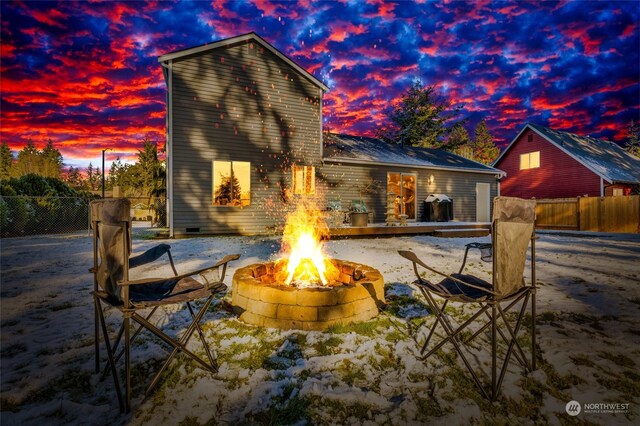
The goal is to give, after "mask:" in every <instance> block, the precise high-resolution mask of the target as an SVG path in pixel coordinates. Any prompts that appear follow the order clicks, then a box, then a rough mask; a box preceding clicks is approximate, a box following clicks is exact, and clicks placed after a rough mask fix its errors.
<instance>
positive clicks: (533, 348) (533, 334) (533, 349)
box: [531, 288, 537, 371]
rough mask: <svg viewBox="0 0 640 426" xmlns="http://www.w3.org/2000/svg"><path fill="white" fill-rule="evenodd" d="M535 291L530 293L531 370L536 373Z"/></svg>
mask: <svg viewBox="0 0 640 426" xmlns="http://www.w3.org/2000/svg"><path fill="white" fill-rule="evenodd" d="M536 351H537V349H536V290H535V288H534V289H533V290H532V291H531V369H532V370H533V371H536V355H537V354H536Z"/></svg>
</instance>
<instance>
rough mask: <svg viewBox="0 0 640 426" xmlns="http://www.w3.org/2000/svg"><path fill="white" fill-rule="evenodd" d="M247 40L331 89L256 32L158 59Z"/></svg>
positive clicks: (180, 55)
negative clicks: (252, 41)
mask: <svg viewBox="0 0 640 426" xmlns="http://www.w3.org/2000/svg"><path fill="white" fill-rule="evenodd" d="M247 40H254V41H256V42H257V43H258V44H260V45H261V46H263V47H264V48H266V49H267V50H269V51H270V52H271V53H273V54H274V55H276V56H277V57H278V58H280V59H282V60H283V61H285V62H286V63H287V64H288V65H289V66H291V67H292V68H293V69H295V70H296V71H298V72H299V73H300V74H302V75H303V76H304V77H305V78H306V79H308V80H310V81H311V82H312V83H314V84H315V85H317V86H318V87H320V88H321V89H322V90H324V91H325V92H328V91H329V87H327V86H326V85H325V84H324V83H323V82H321V81H320V80H318V79H317V78H315V77H314V76H313V75H312V74H311V73H309V72H308V71H306V70H305V69H304V68H302V67H301V66H299V65H298V64H296V63H295V62H293V61H292V60H291V59H289V58H288V57H287V55H285V54H284V53H282V52H280V51H279V50H278V49H276V48H275V47H273V46H272V45H270V44H269V43H268V42H267V41H265V40H264V39H263V38H262V37H260V36H259V35H258V34H256V33H254V32H251V33H248V34H243V35H240V36H237V37H231V38H227V39H224V40H220V41H216V42H214V43H209V44H204V45H202V46H196V47H192V48H190V49H184V50H179V51H177V52H172V53H167V54H165V55H162V56H160V57H159V58H158V62H166V61H171V60H174V59H180V58H183V57H185V56H189V55H194V54H196V53H202V52H207V51H209V50H214V49H218V48H220V47H224V46H229V45H231V44H235V43H241V42H243V41H247Z"/></svg>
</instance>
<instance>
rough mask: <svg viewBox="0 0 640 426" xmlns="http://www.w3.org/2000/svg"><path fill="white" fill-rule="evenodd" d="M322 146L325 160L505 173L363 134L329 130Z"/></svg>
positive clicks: (470, 161) (457, 157)
mask: <svg viewBox="0 0 640 426" xmlns="http://www.w3.org/2000/svg"><path fill="white" fill-rule="evenodd" d="M323 148H324V149H323V159H324V160H325V161H333V162H341V163H353V164H374V165H393V166H400V167H414V168H423V169H441V170H456V171H463V172H475V173H490V174H494V175H496V174H498V175H504V174H505V173H504V172H503V171H501V170H498V169H496V168H493V167H490V166H486V165H484V164H481V163H478V162H475V161H472V160H469V159H467V158H464V157H461V156H459V155H456V154H453V153H451V152H448V151H445V150H442V149H435V148H418V147H412V146H401V145H394V144H388V143H386V142H384V141H383V140H381V139H377V138H368V137H364V136H351V135H342V134H340V135H335V134H330V135H328V136H327V137H325V138H324V147H323Z"/></svg>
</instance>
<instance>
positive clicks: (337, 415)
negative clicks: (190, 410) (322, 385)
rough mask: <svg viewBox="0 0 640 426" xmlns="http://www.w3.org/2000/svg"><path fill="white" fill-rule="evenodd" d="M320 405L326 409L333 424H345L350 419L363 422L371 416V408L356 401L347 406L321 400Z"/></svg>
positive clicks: (330, 400)
mask: <svg viewBox="0 0 640 426" xmlns="http://www.w3.org/2000/svg"><path fill="white" fill-rule="evenodd" d="M320 404H321V405H322V406H323V407H325V408H326V411H327V412H328V414H329V416H330V418H331V419H332V420H331V423H333V424H346V423H347V422H346V421H347V419H349V418H350V417H353V418H356V419H357V420H358V421H360V422H363V421H364V420H370V414H373V406H371V405H368V404H364V403H362V402H357V401H356V402H353V403H351V404H348V405H347V404H344V403H343V402H342V401H338V400H335V399H331V398H322V401H321V402H320Z"/></svg>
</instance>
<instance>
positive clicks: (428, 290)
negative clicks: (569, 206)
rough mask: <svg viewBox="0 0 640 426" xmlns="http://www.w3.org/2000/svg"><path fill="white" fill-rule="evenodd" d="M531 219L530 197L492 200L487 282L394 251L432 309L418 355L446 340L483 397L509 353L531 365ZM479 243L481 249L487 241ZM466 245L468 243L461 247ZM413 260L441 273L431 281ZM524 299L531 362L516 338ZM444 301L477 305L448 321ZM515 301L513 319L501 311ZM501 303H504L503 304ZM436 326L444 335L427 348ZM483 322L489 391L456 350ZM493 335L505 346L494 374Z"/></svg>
mask: <svg viewBox="0 0 640 426" xmlns="http://www.w3.org/2000/svg"><path fill="white" fill-rule="evenodd" d="M534 221H535V200H522V199H519V198H510V197H498V198H496V199H495V200H494V206H493V223H492V228H493V229H492V241H493V242H492V249H493V251H492V256H493V278H492V281H491V282H487V281H485V280H483V279H481V278H478V277H475V276H473V275H463V274H461V273H454V274H452V275H448V274H445V273H443V272H440V271H437V270H436V269H434V268H432V267H430V266H429V265H427V264H426V263H425V262H424V261H422V260H420V259H419V258H418V257H417V256H416V255H415V253H413V252H411V251H399V253H400V255H401V256H403V257H405V258H406V259H408V260H410V261H411V262H412V263H413V269H414V272H415V274H416V276H417V278H418V279H417V281H416V282H415V284H416V285H417V287H418V288H419V289H420V291H421V292H422V294H423V295H424V297H425V299H426V301H427V304H428V305H429V307H430V310H431V311H432V312H434V313H435V314H436V315H437V317H436V320H435V322H434V324H433V326H432V327H431V330H430V331H429V333H428V335H427V337H426V340H425V342H424V344H423V345H422V348H421V350H420V353H421V356H422V359H423V360H426V359H427V358H428V357H429V356H431V355H432V354H434V353H435V352H436V351H437V350H438V349H440V348H441V347H442V346H443V345H444V344H446V343H451V344H452V345H453V347H454V349H455V351H456V352H457V353H458V355H459V356H460V358H461V359H462V361H463V363H464V364H465V366H466V368H467V370H469V372H470V373H471V376H472V378H473V380H474V382H475V383H476V385H477V386H478V388H479V389H480V392H481V393H482V395H483V396H484V397H485V398H487V399H491V400H495V399H496V398H497V395H498V392H499V390H500V386H501V384H502V381H503V379H504V376H505V373H506V371H507V367H508V365H509V361H510V359H511V357H512V355H513V357H515V358H516V359H517V360H518V362H519V363H520V364H522V366H523V367H524V370H525V371H533V370H535V369H536V342H535V335H536V330H535V324H536V321H535V317H536V312H535V309H536V307H535V293H536V286H535V282H536V278H535V234H534ZM529 244H531V283H530V284H529V285H527V284H526V283H525V280H524V268H525V261H526V256H527V251H528V248H529ZM471 248H474V247H471ZM475 248H479V247H475ZM484 248H485V249H487V247H484ZM468 250H469V248H467V250H466V251H468ZM465 255H466V252H465ZM418 266H420V267H422V268H424V269H426V270H427V271H430V272H431V273H433V274H436V275H439V276H440V277H443V279H442V280H441V281H440V282H438V283H435V282H432V281H428V280H426V279H424V278H422V277H421V276H420V271H419V269H418ZM435 296H437V297H438V298H440V299H443V303H442V304H441V305H438V303H436V297H435ZM529 301H530V302H531V362H529V361H528V359H527V357H526V356H525V354H524V351H523V350H522V347H521V345H520V342H519V341H518V340H517V337H518V333H519V332H520V329H521V327H522V325H523V318H524V314H525V311H526V308H527V305H528V303H529ZM449 302H459V303H474V304H476V305H477V306H478V307H479V309H478V311H477V312H476V313H475V314H474V315H473V316H471V318H469V319H468V320H466V321H464V323H462V324H461V325H457V326H455V327H454V324H453V323H452V320H451V318H450V317H449V316H448V315H447V314H446V313H445V308H446V307H447V304H448V303H449ZM519 303H520V309H519V311H518V312H519V313H518V315H517V317H516V318H515V320H512V319H510V318H509V317H508V316H507V313H508V312H509V311H511V310H512V309H514V310H515V308H517V306H518V304H519ZM503 305H506V306H505V307H503ZM484 317H487V318H488V321H487V322H485V323H484V324H482V325H481V326H480V327H479V328H477V329H475V330H471V328H472V327H471V325H472V324H474V323H475V322H476V320H481V319H483V318H484ZM438 326H440V327H441V328H442V329H443V330H444V334H445V335H444V336H443V337H444V338H443V339H442V340H441V341H440V342H439V343H437V344H435V345H433V347H431V348H429V343H430V342H431V339H432V338H433V336H434V335H435V330H436V328H438ZM467 328H469V331H472V333H471V335H470V336H468V334H469V333H463V331H465V332H466V331H467ZM487 328H490V339H491V343H490V347H489V349H490V352H491V390H490V392H489V393H488V392H487V391H486V390H485V387H484V385H483V384H482V382H481V381H480V379H479V377H478V374H477V373H476V371H475V370H474V368H473V367H472V366H471V364H470V363H469V360H468V359H467V356H466V355H465V353H464V352H463V350H462V348H463V346H462V344H468V343H470V342H471V341H473V340H474V339H475V338H476V337H478V336H479V335H481V334H482V333H483V332H484V330H486V329H487ZM463 336H464V337H463ZM467 336H468V337H467ZM498 336H499V337H498ZM498 338H500V339H501V341H503V342H504V343H505V344H506V346H507V349H506V350H505V351H504V352H502V353H503V354H504V356H503V357H502V365H501V367H500V375H499V376H498V375H497V368H498V360H497V357H498V347H497V346H498Z"/></svg>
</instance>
